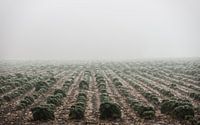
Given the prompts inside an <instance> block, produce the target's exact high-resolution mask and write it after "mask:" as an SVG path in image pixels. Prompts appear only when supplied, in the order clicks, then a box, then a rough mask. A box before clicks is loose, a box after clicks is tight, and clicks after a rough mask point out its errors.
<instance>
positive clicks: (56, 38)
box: [0, 0, 200, 60]
mask: <svg viewBox="0 0 200 125" xmlns="http://www.w3.org/2000/svg"><path fill="white" fill-rule="evenodd" d="M199 6H200V1H198V0H160V1H157V0H152V1H148V0H136V1H129V0H125V1H122V0H115V1H106V0H101V1H92V0H86V1H79V0H69V1H64V0H58V1H48V0H34V1H26V0H19V1H14V0H5V1H1V2H0V16H1V21H0V27H1V29H0V59H3V60H4V59H5V60H6V59H17V60H21V59H23V60H133V59H149V58H152V59H154V58H188V57H200V25H199V24H200V23H199V22H200V13H199V12H200V8H199Z"/></svg>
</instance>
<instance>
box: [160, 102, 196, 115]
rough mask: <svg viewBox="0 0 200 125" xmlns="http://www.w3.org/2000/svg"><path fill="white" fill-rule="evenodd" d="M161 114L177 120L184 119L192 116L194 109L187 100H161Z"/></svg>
mask: <svg viewBox="0 0 200 125" xmlns="http://www.w3.org/2000/svg"><path fill="white" fill-rule="evenodd" d="M161 113H164V114H169V115H172V116H174V117H175V118H177V119H185V118H186V117H187V116H192V117H193V116H194V109H193V106H192V104H191V103H190V102H188V101H187V100H163V102H162V103H161Z"/></svg>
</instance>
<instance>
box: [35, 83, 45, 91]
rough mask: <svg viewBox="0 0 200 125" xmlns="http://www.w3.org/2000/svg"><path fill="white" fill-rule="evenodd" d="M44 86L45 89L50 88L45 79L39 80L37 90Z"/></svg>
mask: <svg viewBox="0 0 200 125" xmlns="http://www.w3.org/2000/svg"><path fill="white" fill-rule="evenodd" d="M42 88H44V89H46V88H48V84H47V83H46V82H43V81H40V82H37V83H36V85H35V91H39V90H40V89H42Z"/></svg>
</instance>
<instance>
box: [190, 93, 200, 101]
mask: <svg viewBox="0 0 200 125" xmlns="http://www.w3.org/2000/svg"><path fill="white" fill-rule="evenodd" d="M190 97H191V98H193V99H195V100H199V101H200V94H199V93H194V92H192V93H190Z"/></svg>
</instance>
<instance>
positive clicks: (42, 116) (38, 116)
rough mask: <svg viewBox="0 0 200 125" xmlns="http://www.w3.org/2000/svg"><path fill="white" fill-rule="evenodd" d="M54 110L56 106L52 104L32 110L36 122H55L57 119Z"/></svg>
mask: <svg viewBox="0 0 200 125" xmlns="http://www.w3.org/2000/svg"><path fill="white" fill-rule="evenodd" d="M54 110H55V106H54V105H52V104H46V105H40V106H38V107H35V108H32V109H31V111H32V114H33V119H34V120H49V119H52V120H53V119H54V118H55V116H54Z"/></svg>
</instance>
